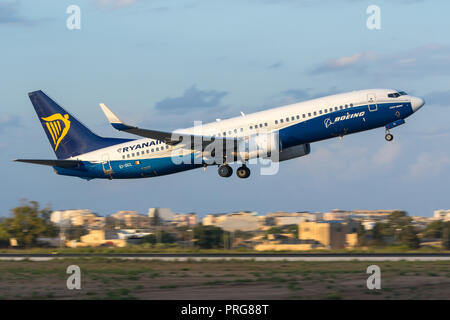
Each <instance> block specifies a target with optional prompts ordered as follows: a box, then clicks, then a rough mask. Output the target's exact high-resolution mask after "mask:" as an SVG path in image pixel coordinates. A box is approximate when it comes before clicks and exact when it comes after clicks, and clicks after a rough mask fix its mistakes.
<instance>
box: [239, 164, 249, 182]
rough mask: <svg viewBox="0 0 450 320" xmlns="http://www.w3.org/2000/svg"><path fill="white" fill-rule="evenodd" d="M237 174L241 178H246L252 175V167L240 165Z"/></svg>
mask: <svg viewBox="0 0 450 320" xmlns="http://www.w3.org/2000/svg"><path fill="white" fill-rule="evenodd" d="M236 175H237V176H238V177H239V178H241V179H246V178H248V177H249V176H250V169H249V168H247V166H242V167H239V168H238V169H237V171H236Z"/></svg>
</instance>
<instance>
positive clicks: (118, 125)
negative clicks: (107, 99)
mask: <svg viewBox="0 0 450 320" xmlns="http://www.w3.org/2000/svg"><path fill="white" fill-rule="evenodd" d="M100 108H102V111H103V113H104V114H105V116H106V118H107V119H108V121H109V123H111V125H112V126H113V128H114V129H117V130H120V131H122V130H127V129H131V128H133V127H131V126H129V125H126V124H125V123H123V121H122V120H120V119H119V117H118V116H116V114H115V113H114V112H112V111H111V109H109V108H108V107H107V106H106V105H105V104H104V103H100Z"/></svg>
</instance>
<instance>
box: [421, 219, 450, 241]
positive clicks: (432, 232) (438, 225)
mask: <svg viewBox="0 0 450 320" xmlns="http://www.w3.org/2000/svg"><path fill="white" fill-rule="evenodd" d="M444 227H445V222H444V221H442V220H437V221H433V222H431V223H429V224H428V225H427V226H426V228H425V229H424V230H423V231H422V235H423V237H424V238H435V239H442V234H443V229H444Z"/></svg>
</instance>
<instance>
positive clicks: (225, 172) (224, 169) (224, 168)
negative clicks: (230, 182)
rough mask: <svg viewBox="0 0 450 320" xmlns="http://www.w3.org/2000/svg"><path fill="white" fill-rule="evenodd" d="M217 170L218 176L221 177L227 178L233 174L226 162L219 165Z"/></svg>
mask: <svg viewBox="0 0 450 320" xmlns="http://www.w3.org/2000/svg"><path fill="white" fill-rule="evenodd" d="M217 172H218V173H219V176H221V177H222V178H229V177H231V175H232V174H233V168H231V167H230V166H229V165H227V164H223V165H221V166H219V169H218V170H217Z"/></svg>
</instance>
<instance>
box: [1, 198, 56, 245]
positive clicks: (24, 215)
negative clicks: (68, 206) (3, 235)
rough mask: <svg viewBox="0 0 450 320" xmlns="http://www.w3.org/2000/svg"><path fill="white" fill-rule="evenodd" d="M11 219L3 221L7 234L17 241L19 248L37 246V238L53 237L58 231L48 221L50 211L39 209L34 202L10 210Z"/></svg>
mask: <svg viewBox="0 0 450 320" xmlns="http://www.w3.org/2000/svg"><path fill="white" fill-rule="evenodd" d="M12 213H13V217H12V218H7V219H5V222H4V223H5V226H6V230H7V232H8V233H9V234H10V235H11V237H13V238H15V239H17V242H18V245H19V246H20V247H31V246H34V245H36V244H37V238H38V237H55V236H56V235H57V234H58V230H57V228H56V227H55V225H54V224H52V223H51V221H50V214H51V210H50V209H49V208H44V209H39V204H38V203H37V202H35V201H30V202H28V203H23V204H22V205H21V206H19V207H17V208H14V209H12Z"/></svg>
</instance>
